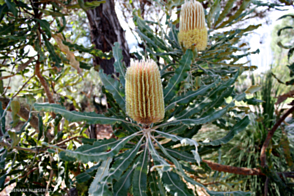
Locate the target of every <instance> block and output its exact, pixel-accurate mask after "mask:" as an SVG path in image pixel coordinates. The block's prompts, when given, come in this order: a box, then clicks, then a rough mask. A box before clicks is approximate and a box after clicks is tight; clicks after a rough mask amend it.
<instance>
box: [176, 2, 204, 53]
mask: <svg viewBox="0 0 294 196" xmlns="http://www.w3.org/2000/svg"><path fill="white" fill-rule="evenodd" d="M178 39H179V42H180V44H181V45H182V46H183V48H184V49H192V50H194V49H195V48H196V49H197V50H199V51H200V50H205V48H206V46H207V29H206V27H205V15H204V9H203V6H202V5H201V3H199V2H198V1H194V0H191V1H186V2H185V3H184V4H183V5H182V8H181V15H180V31H179V34H178Z"/></svg>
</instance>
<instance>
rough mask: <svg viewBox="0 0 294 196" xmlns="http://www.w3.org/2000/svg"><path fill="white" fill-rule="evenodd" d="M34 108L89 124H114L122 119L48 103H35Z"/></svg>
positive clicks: (72, 120)
mask: <svg viewBox="0 0 294 196" xmlns="http://www.w3.org/2000/svg"><path fill="white" fill-rule="evenodd" d="M33 106H34V108H35V109H36V110H38V111H46V112H54V113H58V114H60V115H62V116H63V117H64V118H66V119H67V120H68V121H71V122H80V121H86V122H87V123H89V124H114V123H116V122H123V121H124V120H123V119H119V118H114V117H106V116H104V115H102V114H96V113H95V112H89V113H87V112H76V111H68V110H66V109H65V108H64V107H63V106H61V105H58V104H50V103H35V104H34V105H33Z"/></svg>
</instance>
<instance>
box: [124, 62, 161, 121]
mask: <svg viewBox="0 0 294 196" xmlns="http://www.w3.org/2000/svg"><path fill="white" fill-rule="evenodd" d="M125 88H126V89H125V93H126V112H127V114H128V115H129V116H130V117H131V118H132V119H133V120H135V121H137V122H138V123H141V124H147V125H148V124H151V123H155V122H159V121H160V120H162V119H163V118H164V101H163V90H162V84H161V79H160V72H159V69H158V66H157V64H156V63H155V62H154V61H153V60H147V61H135V62H131V66H130V67H128V69H127V72H126V85H125Z"/></svg>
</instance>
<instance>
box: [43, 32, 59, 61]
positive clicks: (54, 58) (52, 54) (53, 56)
mask: <svg viewBox="0 0 294 196" xmlns="http://www.w3.org/2000/svg"><path fill="white" fill-rule="evenodd" d="M43 39H44V41H45V46H46V48H47V49H48V52H49V53H50V58H51V59H52V61H53V62H54V66H56V67H60V64H61V59H60V57H59V56H58V55H57V54H56V52H55V50H54V47H53V46H52V44H51V43H50V42H49V41H48V40H47V38H46V36H45V35H44V34H43Z"/></svg>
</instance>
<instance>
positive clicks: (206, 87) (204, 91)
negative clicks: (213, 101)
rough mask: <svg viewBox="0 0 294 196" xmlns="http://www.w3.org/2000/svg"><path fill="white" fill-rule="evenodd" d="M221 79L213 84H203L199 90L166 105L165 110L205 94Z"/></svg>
mask: <svg viewBox="0 0 294 196" xmlns="http://www.w3.org/2000/svg"><path fill="white" fill-rule="evenodd" d="M219 81H220V79H219V78H218V79H216V80H215V82H214V83H212V84H209V85H206V86H201V87H200V89H198V90H197V91H191V92H189V93H187V94H185V95H184V96H181V97H179V98H177V99H175V101H173V102H172V103H170V104H169V105H168V106H166V108H165V111H167V110H170V109H173V108H174V107H175V106H176V105H177V104H187V103H188V102H190V101H191V100H193V99H195V97H196V96H199V95H203V94H205V93H206V92H207V91H208V90H210V89H211V88H214V87H215V86H216V85H217V84H218V83H219Z"/></svg>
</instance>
